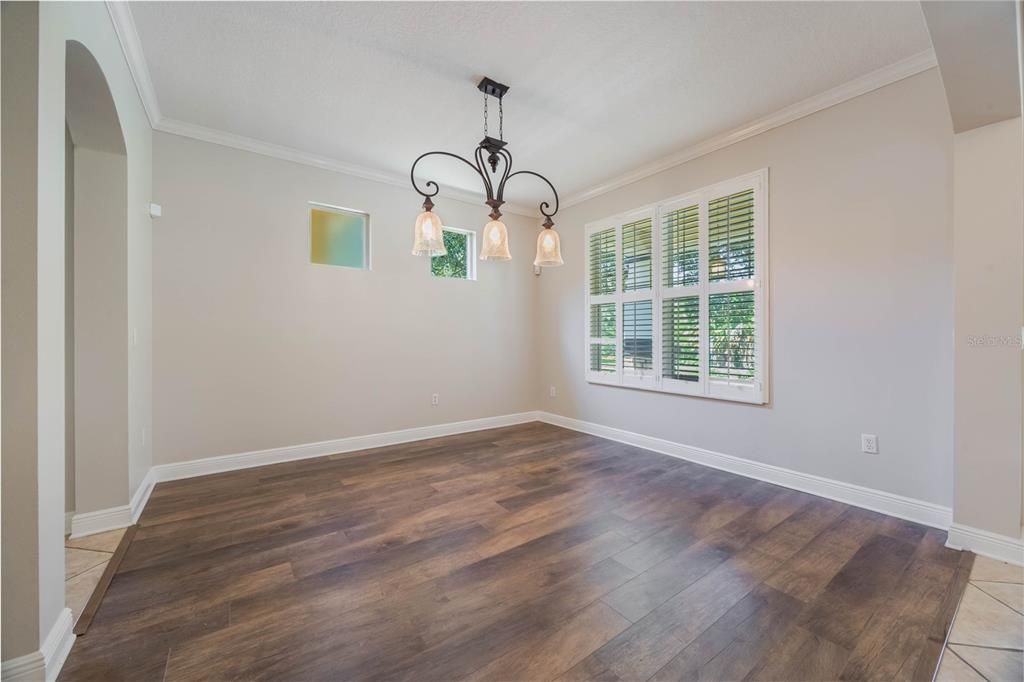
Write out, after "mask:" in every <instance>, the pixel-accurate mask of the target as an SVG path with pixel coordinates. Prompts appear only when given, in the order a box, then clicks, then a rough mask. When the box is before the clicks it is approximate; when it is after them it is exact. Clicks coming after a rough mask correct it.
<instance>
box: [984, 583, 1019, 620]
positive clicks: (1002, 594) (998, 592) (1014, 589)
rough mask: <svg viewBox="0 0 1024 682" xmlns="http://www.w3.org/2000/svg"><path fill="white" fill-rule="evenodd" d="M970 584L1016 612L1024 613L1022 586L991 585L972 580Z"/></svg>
mask: <svg viewBox="0 0 1024 682" xmlns="http://www.w3.org/2000/svg"><path fill="white" fill-rule="evenodd" d="M971 584H972V585H974V586H975V587H977V588H978V589H979V590H981V591H982V592H985V593H986V594H989V595H991V596H993V597H995V598H996V599H998V600H999V601H1001V602H1003V603H1004V604H1006V605H1007V606H1012V607H1013V608H1014V609H1016V610H1017V611H1020V612H1021V613H1024V585H1017V584H1016V583H991V582H986V581H982V580H972V581H971Z"/></svg>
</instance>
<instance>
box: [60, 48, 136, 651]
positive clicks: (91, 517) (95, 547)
mask: <svg viewBox="0 0 1024 682" xmlns="http://www.w3.org/2000/svg"><path fill="white" fill-rule="evenodd" d="M65 65H66V68H65V116H66V119H65V120H66V128H65V160H66V169H65V202H66V203H65V275H66V276H65V287H66V289H65V363H66V364H65V366H66V374H65V386H66V391H65V434H66V436H65V450H66V455H65V469H66V474H65V500H66V502H65V514H66V518H68V519H69V520H70V523H69V524H68V526H69V527H68V528H66V529H65V530H66V532H69V533H70V535H71V539H70V540H69V541H68V543H67V548H66V550H65V553H66V558H65V578H66V580H67V584H66V589H65V599H66V602H67V606H68V607H69V608H71V610H72V614H73V616H74V617H75V618H76V619H77V618H78V617H79V615H80V614H81V612H82V610H83V609H84V607H85V605H86V603H87V601H88V600H89V598H90V596H91V595H92V593H93V591H94V589H95V587H96V585H97V584H98V583H99V578H100V576H101V575H102V566H103V565H104V564H105V561H102V560H103V559H104V558H105V557H104V556H103V554H104V552H106V550H109V551H111V552H112V548H111V547H110V546H109V545H99V544H97V543H96V542H86V541H82V540H81V539H80V536H83V535H88V534H91V533H94V532H96V531H98V530H102V529H103V525H104V523H110V522H109V521H105V519H114V518H115V516H116V515H112V514H111V510H116V509H118V508H123V507H124V506H125V505H126V504H127V502H128V487H129V483H128V475H129V474H128V472H129V469H128V467H129V455H128V452H129V449H128V447H129V443H128V437H129V435H128V434H129V429H128V409H129V408H128V405H129V378H128V354H129V333H128V288H127V281H128V280H127V219H128V212H127V211H128V199H127V195H128V193H127V183H128V177H127V150H126V146H125V140H124V135H123V132H122V130H121V123H120V119H119V118H118V114H117V109H116V107H115V105H114V100H113V97H112V95H111V93H110V88H109V87H108V85H107V80H106V77H105V76H104V75H103V71H102V69H101V68H100V65H99V63H97V61H96V59H95V58H94V57H93V55H92V53H90V52H89V50H88V49H87V48H86V47H85V46H84V45H82V44H81V43H79V42H76V41H68V42H67V44H66V62H65ZM76 631H77V628H76Z"/></svg>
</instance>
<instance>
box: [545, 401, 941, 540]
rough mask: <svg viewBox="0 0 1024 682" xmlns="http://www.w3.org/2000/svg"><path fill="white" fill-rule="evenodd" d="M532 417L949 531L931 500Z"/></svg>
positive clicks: (589, 425) (608, 429)
mask: <svg viewBox="0 0 1024 682" xmlns="http://www.w3.org/2000/svg"><path fill="white" fill-rule="evenodd" d="M537 418H538V419H539V420H540V421H542V422H547V423H548V424H554V425H556V426H562V427H565V428H567V429H572V430H574V431H582V432H583V433H589V434H592V435H595V436H600V437H601V438H607V439H608V440H615V441H619V442H620V443H627V444H629V445H635V446H637V447H640V448H644V449H646V450H653V451H654V452H660V453H662V454H664V455H669V456H671V457H678V458H680V459H685V460H688V461H690V462H696V463H697V464H703V465H705V466H709V467H712V468H715V469H721V470H723V471H728V472H731V473H734V474H739V475H741V476H746V477H748V478H755V479H758V480H760V481H766V482H768V483H774V484H776V485H781V486H785V487H786V488H793V489H794V490H801V491H803V492H806V493H810V494H812V495H818V496H819V497H827V498H828V499H830V500H836V501H838V502H843V503H845V504H850V505H853V506H855V507H862V508H864V509H870V510H872V511H877V512H881V513H882V514H888V515H889V516H896V517H899V518H901V519H906V520H908V521H914V522H916V523H921V524H924V525H926V526H932V527H934V528H939V529H942V530H946V529H948V528H949V526H950V524H951V523H952V521H953V510H952V509H950V508H949V507H943V506H941V505H937V504H933V503H931V502H924V501H922V500H915V499H913V498H910V497H903V496H902V495H895V494H893V493H887V492H884V491H881V490H875V489H872V488H865V487H862V486H859V485H854V484H852V483H844V482H842V481H836V480H834V479H830V478H824V477H822V476H815V475H813V474H805V473H802V472H799V471H794V470H792V469H784V468H782V467H777V466H773V465H771V464H762V463H760V462H754V461H752V460H749V459H743V458H741V457H735V456H733V455H726V454H722V453H720V452H714V451H712V450H705V449H703V448H697V447H693V446H691V445H683V444H682V443H676V442H673V441H669V440H664V439H661V438H654V437H652V436H645V435H643V434H640V433H634V432H632V431H625V430H623V429H616V428H613V427H611V426H603V425H601V424H594V423H592V422H585V421H581V420H579V419H573V418H571V417H563V416H562V415H559V414H553V413H550V412H539V413H538V416H537Z"/></svg>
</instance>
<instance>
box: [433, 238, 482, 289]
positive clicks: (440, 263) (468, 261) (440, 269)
mask: <svg viewBox="0 0 1024 682" xmlns="http://www.w3.org/2000/svg"><path fill="white" fill-rule="evenodd" d="M444 248H445V250H447V251H448V253H447V254H445V255H443V256H434V257H432V258H431V259H430V274H431V275H433V276H434V277H446V278H448V279H476V259H474V258H473V254H474V253H475V252H476V232H473V231H472V230H460V229H459V228H456V227H446V228H444Z"/></svg>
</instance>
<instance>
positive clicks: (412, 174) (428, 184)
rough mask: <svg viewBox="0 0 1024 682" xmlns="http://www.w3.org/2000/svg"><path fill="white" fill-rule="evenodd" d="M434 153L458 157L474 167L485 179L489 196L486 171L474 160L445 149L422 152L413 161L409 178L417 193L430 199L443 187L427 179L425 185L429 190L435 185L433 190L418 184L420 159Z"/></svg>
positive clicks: (488, 182)
mask: <svg viewBox="0 0 1024 682" xmlns="http://www.w3.org/2000/svg"><path fill="white" fill-rule="evenodd" d="M434 154H439V155H441V156H450V157H452V158H453V159H458V160H459V161H461V162H462V163H464V164H466V165H467V166H469V167H470V168H472V169H473V170H474V171H476V174H477V175H479V176H480V179H481V180H483V181H484V185H485V186H486V187H487V189H488V197H489V196H490V181H489V179H488V178H487V177H486V175H485V173H484V172H483V171H482V170H481V169H480V168H479V167H477V166H476V165H474V164H473V162H472V161H470V160H469V159H465V158H463V157H461V156H459V155H458V154H453V153H451V152H443V151H433V152H426V153H424V154H420V155H419V157H418V158H417V159H416V160H415V161H413V162H412V168H411V169H409V180H410V181H411V182H412V188H413V189H414V190H416V193H417V194H419V195H420V196H421V197H423V198H424V199H430V198H431V197H436V196H437V193H438V192H440V191H441V188H440V187H438V185H437V183H436V182H434V181H433V180H427V182H426V183H425V184H424V186H425V187H426V188H427V190H429V189H430V188H431V187H433V188H434V191H433V192H430V191H426V192H424V191H423V190H422V189H420V187H419V185H417V184H416V164H418V163H419V162H420V161H422V160H423V159H425V158H426V157H428V156H433V155H434Z"/></svg>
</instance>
